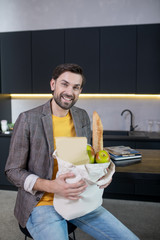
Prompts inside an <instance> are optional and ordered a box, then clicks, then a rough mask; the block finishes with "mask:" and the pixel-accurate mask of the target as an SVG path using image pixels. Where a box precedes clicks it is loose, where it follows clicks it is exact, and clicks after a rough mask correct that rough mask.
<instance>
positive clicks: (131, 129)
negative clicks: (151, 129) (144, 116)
mask: <svg viewBox="0 0 160 240" xmlns="http://www.w3.org/2000/svg"><path fill="white" fill-rule="evenodd" d="M124 112H129V113H130V115H131V122H130V131H134V129H135V128H136V127H138V125H136V126H135V127H133V113H132V112H131V110H129V109H125V110H123V111H122V112H121V116H122V115H123V113H124Z"/></svg>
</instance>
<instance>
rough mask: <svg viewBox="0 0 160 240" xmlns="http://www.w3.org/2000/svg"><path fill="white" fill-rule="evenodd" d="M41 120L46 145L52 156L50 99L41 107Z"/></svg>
mask: <svg viewBox="0 0 160 240" xmlns="http://www.w3.org/2000/svg"><path fill="white" fill-rule="evenodd" d="M42 114H43V116H42V122H43V126H44V131H45V134H46V138H47V142H48V146H49V153H50V156H52V154H53V152H54V143H53V126H52V113H51V107H50V101H48V102H47V103H46V104H45V105H44V108H43V112H42Z"/></svg>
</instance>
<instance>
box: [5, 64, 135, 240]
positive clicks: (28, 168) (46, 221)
mask: <svg viewBox="0 0 160 240" xmlns="http://www.w3.org/2000/svg"><path fill="white" fill-rule="evenodd" d="M84 82H85V78H84V75H83V72H82V69H81V67H80V66H78V65H76V64H62V65H60V66H58V67H57V68H56V69H55V70H54V72H53V76H52V79H51V81H50V87H51V91H52V93H53V98H52V99H51V100H49V101H48V102H47V103H45V104H44V105H42V106H39V107H37V108H34V109H31V110H29V111H26V112H23V113H21V114H20V116H19V117H18V119H17V121H16V123H15V126H14V130H13V135H12V138H11V145H10V152H9V156H8V160H7V163H6V168H5V172H6V174H7V176H8V179H9V180H10V181H11V182H12V183H13V184H14V185H16V186H17V187H18V195H17V201H16V205H15V216H16V218H17V220H18V222H19V224H20V225H21V226H22V227H25V226H26V227H27V229H28V231H29V232H30V234H31V235H32V237H33V239H35V240H68V231H67V222H66V220H65V219H63V217H62V216H60V215H59V214H58V213H57V212H56V211H55V209H54V194H55V193H56V194H57V195H60V196H62V197H65V198H68V199H71V200H75V201H79V200H80V198H81V197H80V194H81V193H82V192H83V191H85V189H86V187H87V185H86V183H85V181H84V180H81V181H79V182H77V183H73V184H68V183H66V178H71V177H74V175H73V174H71V173H67V174H63V175H60V176H58V177H57V178H56V173H57V171H58V164H57V161H56V159H53V157H52V154H53V152H54V149H56V143H55V137H58V136H63V137H64V136H68V137H75V136H79V137H82V136H83V137H86V138H87V140H88V143H90V139H91V128H90V120H89V117H88V114H87V113H86V111H85V110H83V109H80V108H77V107H75V106H73V105H74V104H75V103H76V101H77V100H78V97H79V94H80V93H81V91H82V88H83V85H84ZM108 184H109V183H108ZM108 184H106V185H104V186H103V187H104V188H105V187H107V186H108ZM93 201H94V199H93ZM70 222H71V223H73V224H74V225H76V226H77V227H79V228H81V229H82V230H83V231H85V232H87V233H88V234H89V235H91V236H93V237H94V238H95V239H100V240H103V239H118V240H125V239H126V240H127V239H128V240H136V239H138V238H137V237H136V236H135V235H134V234H133V233H132V232H131V231H130V230H129V229H127V228H126V227H125V226H124V225H123V224H122V223H121V222H119V221H118V220H117V219H116V218H115V217H114V216H113V215H112V214H110V213H109V212H108V211H107V210H106V209H104V208H103V207H99V208H98V209H96V210H95V211H93V212H91V213H89V214H87V215H84V216H82V217H80V218H76V219H73V220H71V221H70Z"/></svg>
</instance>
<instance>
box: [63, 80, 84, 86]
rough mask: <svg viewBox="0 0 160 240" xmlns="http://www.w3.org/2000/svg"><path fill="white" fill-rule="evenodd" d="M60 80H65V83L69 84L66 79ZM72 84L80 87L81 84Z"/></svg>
mask: <svg viewBox="0 0 160 240" xmlns="http://www.w3.org/2000/svg"><path fill="white" fill-rule="evenodd" d="M61 81H62V82H65V83H67V84H70V83H69V82H68V81H66V80H65V79H62V80H61ZM74 86H77V87H80V86H81V84H79V83H77V84H74Z"/></svg>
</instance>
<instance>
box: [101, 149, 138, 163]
mask: <svg viewBox="0 0 160 240" xmlns="http://www.w3.org/2000/svg"><path fill="white" fill-rule="evenodd" d="M104 149H105V150H107V151H108V152H109V154H110V157H111V159H113V160H115V161H116V160H129V159H141V157H142V155H141V153H140V152H139V151H137V150H135V149H132V148H130V147H126V146H114V147H105V148H104Z"/></svg>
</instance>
